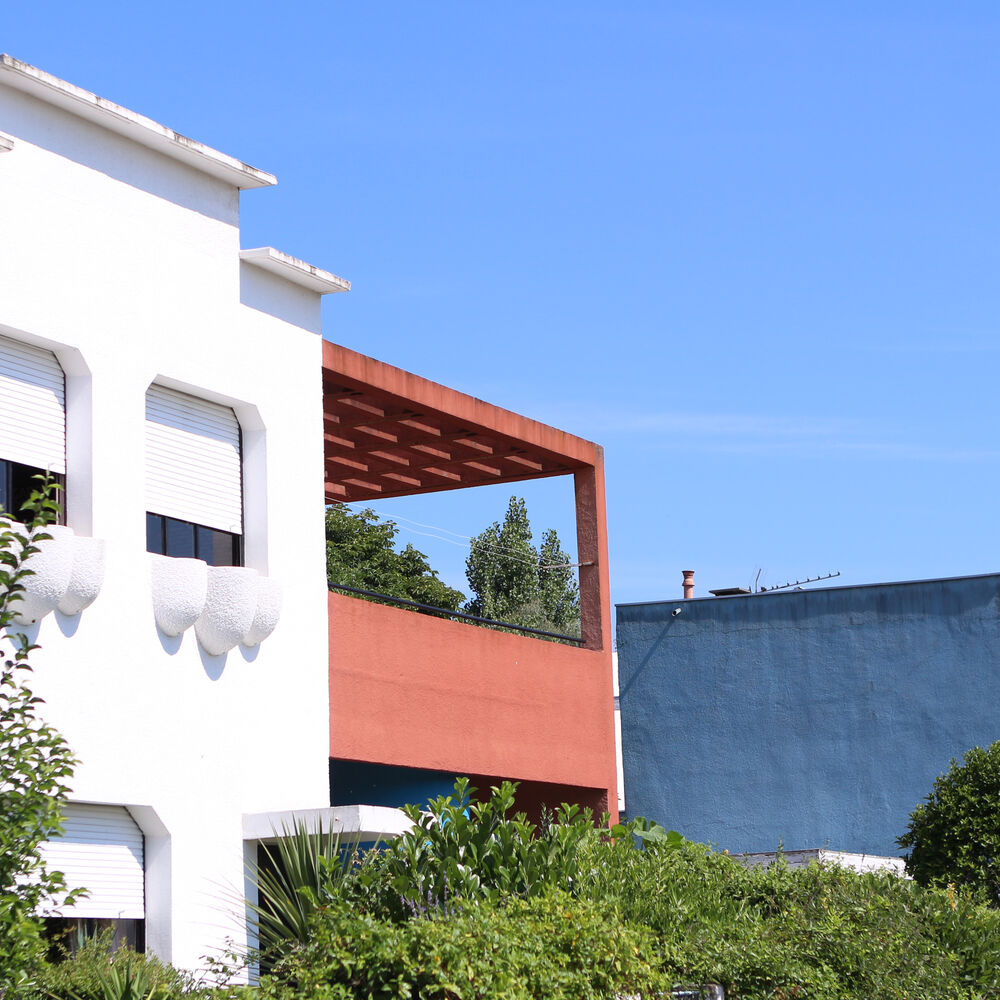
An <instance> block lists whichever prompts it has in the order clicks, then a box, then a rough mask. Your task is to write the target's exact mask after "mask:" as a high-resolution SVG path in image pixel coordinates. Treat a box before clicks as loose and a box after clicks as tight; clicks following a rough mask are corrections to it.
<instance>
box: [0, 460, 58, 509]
mask: <svg viewBox="0 0 1000 1000" xmlns="http://www.w3.org/2000/svg"><path fill="white" fill-rule="evenodd" d="M44 474H45V470H44V469H36V468H35V467H34V466H33V465H21V463H20V462H10V461H7V460H0V510H3V511H4V512H5V513H7V514H10V515H11V517H13V518H16V519H17V520H19V521H21V520H23V519H24V512H23V511H22V510H21V508H22V507H23V506H24V504H25V503H26V502H27V501H28V499H29V498H30V497H31V494H32V493H34V492H35V491H36V490H38V489H41V485H42V484H41V483H40V482H39V480H37V479H36V478H35V477H36V476H41V475H44ZM49 478H50V479H51V480H52V481H53V482H54V483H56V484H57V485H59V486H65V485H66V477H65V476H61V475H55V474H53V475H51V476H50V477H49ZM51 499H53V500H55V501H56V502H57V503H58V504H59V516H58V517H57V518H56V522H57V523H58V524H65V523H66V517H65V498H64V496H63V491H62V490H56V491H54V492H53V493H52V494H51Z"/></svg>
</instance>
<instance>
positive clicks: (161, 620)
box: [149, 553, 208, 636]
mask: <svg viewBox="0 0 1000 1000" xmlns="http://www.w3.org/2000/svg"><path fill="white" fill-rule="evenodd" d="M149 559H150V572H151V576H152V584H153V617H154V618H155V619H156V624H157V625H158V626H159V629H160V631H161V632H163V633H164V634H166V635H171V636H176V635H180V634H181V633H182V632H184V631H186V630H187V629H189V628H190V627H191V626H192V625H193V624H194V623H195V622H196V621H197V620H198V617H199V616H200V615H201V613H202V612H203V611H204V610H205V600H206V597H207V594H208V566H207V565H206V564H205V563H204V562H203V561H202V560H201V559H175V558H173V557H172V556H161V555H155V554H153V553H150V556H149Z"/></svg>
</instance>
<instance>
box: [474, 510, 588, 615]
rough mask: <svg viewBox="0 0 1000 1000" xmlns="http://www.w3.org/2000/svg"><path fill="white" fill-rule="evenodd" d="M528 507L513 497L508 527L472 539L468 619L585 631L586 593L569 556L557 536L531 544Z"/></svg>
mask: <svg viewBox="0 0 1000 1000" xmlns="http://www.w3.org/2000/svg"><path fill="white" fill-rule="evenodd" d="M531 537H532V536H531V524H530V523H529V521H528V509H527V506H526V504H525V502H524V500H522V499H521V498H520V497H511V498H510V503H509V504H508V506H507V514H506V516H505V517H504V520H503V524H500V522H499V521H495V522H494V523H493V524H491V525H490V526H489V527H488V528H487V529H486V530H485V531H484V532H482V534H479V535H477V536H476V537H475V538H473V539H472V545H471V549H470V552H469V557H468V559H467V560H466V562H465V575H466V578H467V579H468V581H469V588H470V590H471V591H472V593H473V596H472V598H471V599H470V600H469V601H468V602H467V603H466V605H465V609H464V610H465V611H466V612H467V613H468V614H472V615H479V616H480V617H482V618H492V619H495V620H496V621H502V622H510V623H511V624H512V625H524V626H526V627H528V628H537V629H543V630H545V631H549V632H562V633H564V634H573V633H578V632H579V630H580V594H579V588H578V586H577V583H576V576H575V574H574V572H573V569H572V567H570V566H569V565H568V564H569V562H570V558H569V556H568V555H567V554H566V552H564V551H563V548H562V546H561V544H560V543H559V536H558V535H557V534H556V532H555V531H553V530H549V531H546V532H545V534H544V535H543V537H542V545H541V548H540V549H538V548H535V546H534V544H533V543H532V540H531Z"/></svg>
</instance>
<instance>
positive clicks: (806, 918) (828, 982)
mask: <svg viewBox="0 0 1000 1000" xmlns="http://www.w3.org/2000/svg"><path fill="white" fill-rule="evenodd" d="M590 862H591V863H590V870H589V878H588V879H587V881H586V882H585V888H584V895H585V896H586V897H587V898H588V899H590V900H591V901H595V902H596V901H600V902H601V903H602V904H603V905H605V906H607V907H608V908H609V909H611V910H613V911H614V912H615V913H617V915H618V916H619V918H620V919H621V920H623V921H624V922H625V923H627V924H639V925H641V926H645V927H647V928H649V929H650V930H651V931H652V932H653V933H654V934H655V936H656V939H657V941H658V942H659V946H660V948H661V954H662V958H663V963H664V966H663V967H664V970H665V971H666V972H667V974H668V975H669V976H670V977H671V978H673V979H674V980H676V981H695V982H717V983H722V984H723V986H725V988H726V991H727V994H726V995H727V996H728V997H732V996H737V997H741V998H765V997H767V998H772V997H784V998H790V997H795V996H799V997H810V998H816V1000H827V998H828V1000H852V998H857V1000H869V998H871V997H876V996H877V997H879V998H880V1000H882V998H884V1000H904V998H913V997H934V998H937V1000H945V998H953V997H954V998H957V997H965V998H973V997H980V996H1000V914H996V913H994V912H993V911H991V910H988V909H987V908H985V907H983V906H981V905H978V904H976V902H975V901H974V900H973V899H972V898H970V897H969V896H968V895H964V894H961V893H956V892H954V891H952V892H951V893H949V892H947V891H941V890H937V889H927V888H924V887H922V886H919V885H916V884H914V883H912V882H909V881H907V880H905V879H900V878H897V877H895V876H893V875H888V874H886V875H880V874H858V873H856V872H851V871H848V870H845V869H842V868H839V867H837V866H829V867H826V866H821V865H815V864H814V865H812V866H810V867H809V868H806V869H797V870H789V869H788V868H787V867H785V866H784V865H783V864H777V865H773V866H771V867H770V868H769V869H767V870H764V869H761V868H753V869H746V868H744V867H743V866H742V865H740V864H739V863H737V862H736V861H735V860H734V859H732V858H730V857H728V856H726V855H724V854H715V853H713V852H711V851H709V850H708V849H707V848H706V847H704V846H700V845H694V844H684V845H682V846H681V847H680V848H679V849H667V848H665V845H658V844H655V843H650V844H649V845H648V846H647V848H646V850H644V851H642V852H635V851H633V852H629V851H622V850H617V849H615V847H614V845H612V846H611V849H610V850H609V849H606V848H605V847H604V846H602V848H601V849H599V850H598V852H597V854H596V856H595V857H593V858H591V859H590Z"/></svg>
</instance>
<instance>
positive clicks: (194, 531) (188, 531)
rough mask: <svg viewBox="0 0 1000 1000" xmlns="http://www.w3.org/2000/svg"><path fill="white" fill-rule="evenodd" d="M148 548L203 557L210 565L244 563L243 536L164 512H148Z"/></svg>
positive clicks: (186, 555) (169, 553)
mask: <svg viewBox="0 0 1000 1000" xmlns="http://www.w3.org/2000/svg"><path fill="white" fill-rule="evenodd" d="M146 551H147V552H158V553H159V554H160V555H163V556H177V557H178V558H182V559H204V560H205V562H207V563H208V565H209V566H242V565H243V537H242V536H241V535H236V534H233V533H232V532H229V531H218V530H217V529H216V528H206V527H205V526H204V525H203V524H192V523H191V522H190V521H180V520H178V519H177V518H176V517H164V516H163V515H162V514H150V513H147V514H146Z"/></svg>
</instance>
